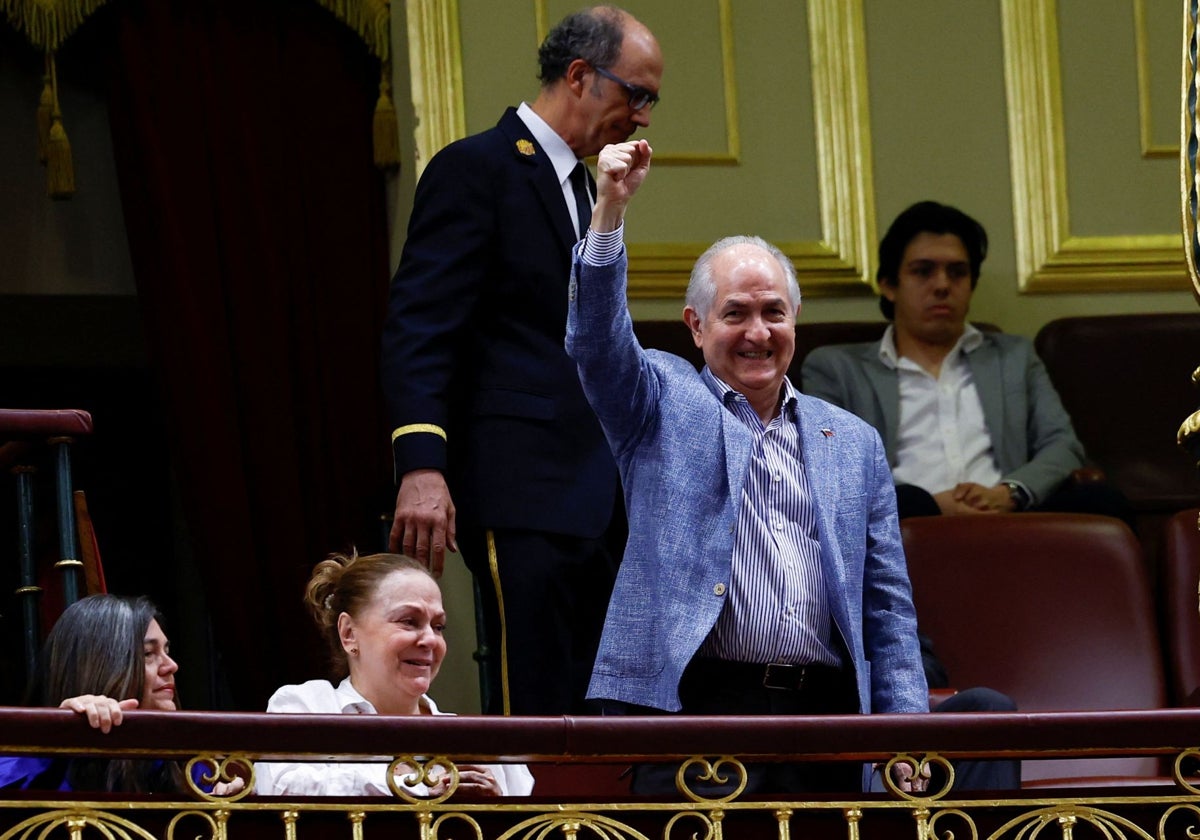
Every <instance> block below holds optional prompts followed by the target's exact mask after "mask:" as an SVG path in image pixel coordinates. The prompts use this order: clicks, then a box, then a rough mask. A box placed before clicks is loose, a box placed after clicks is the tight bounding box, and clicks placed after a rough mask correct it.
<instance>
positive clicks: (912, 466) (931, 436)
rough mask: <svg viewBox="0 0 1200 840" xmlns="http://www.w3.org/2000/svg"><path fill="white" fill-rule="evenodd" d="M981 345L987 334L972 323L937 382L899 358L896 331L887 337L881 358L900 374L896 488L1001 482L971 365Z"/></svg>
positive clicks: (934, 488) (945, 487) (932, 490)
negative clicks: (976, 350) (969, 357)
mask: <svg viewBox="0 0 1200 840" xmlns="http://www.w3.org/2000/svg"><path fill="white" fill-rule="evenodd" d="M982 342H983V334H982V333H981V332H979V330H977V329H975V327H973V326H971V325H970V324H967V325H966V329H965V330H964V331H963V334H962V335H961V336H960V337H959V339H958V342H957V343H956V344H955V345H954V348H953V349H952V350H951V351H950V353H949V354H948V355H947V356H946V358H945V360H944V361H943V362H942V369H941V371H940V374H939V375H938V376H937V377H936V378H935V377H934V376H933V375H932V374H931V373H929V371H927V370H925V369H924V368H923V367H921V366H920V365H918V364H917V363H916V362H914V361H912V360H911V359H908V358H905V357H901V356H898V355H897V353H896V339H895V332H894V328H893V327H891V326H889V327H888V328H887V331H886V332H885V333H884V335H883V341H882V342H881V343H880V346H879V359H880V361H881V362H883V364H884V365H886V366H887V367H889V368H892V369H893V370H895V371H896V374H897V381H898V383H899V386H900V428H899V434H898V435H897V438H896V466H895V468H894V469H893V470H892V475H893V477H894V478H895V480H896V483H897V484H914V485H916V486H917V487H921V488H923V489H925V490H927V491H929V492H930V493H935V494H936V493H941V492H942V491H944V490H950V489H952V488H953V487H954V486H955V485H957V484H960V483H962V482H966V481H969V482H974V483H976V484H982V485H983V486H984V487H994V486H995V485H996V484H998V483H999V481H1000V469H999V468H998V467H997V466H996V456H995V453H994V452H993V450H992V436H991V433H989V432H988V428H987V424H986V423H985V422H984V418H983V405H982V404H981V403H980V402H979V392H978V391H977V390H976V388H975V379H974V377H972V376H971V366H970V365H969V364H968V363H967V354H969V353H971V352H972V351H974V350H975V349H976V348H978V347H979V345H980V344H981V343H982Z"/></svg>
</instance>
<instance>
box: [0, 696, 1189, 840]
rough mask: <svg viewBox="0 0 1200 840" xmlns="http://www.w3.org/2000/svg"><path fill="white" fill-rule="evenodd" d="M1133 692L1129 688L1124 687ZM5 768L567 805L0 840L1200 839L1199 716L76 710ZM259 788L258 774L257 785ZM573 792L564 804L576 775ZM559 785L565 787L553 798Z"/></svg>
mask: <svg viewBox="0 0 1200 840" xmlns="http://www.w3.org/2000/svg"><path fill="white" fill-rule="evenodd" d="M1113 678H1114V679H1119V678H1120V675H1119V674H1114V675H1113ZM0 733H2V735H0V753H2V754H38V755H75V754H88V755H122V756H127V757H128V756H158V757H164V758H173V759H176V760H180V761H185V762H186V761H193V760H195V761H199V762H200V763H202V764H204V765H205V766H207V767H208V768H209V769H210V771H211V774H212V775H214V776H217V775H220V774H221V773H222V772H225V771H227V770H229V769H230V768H231V767H234V766H236V765H239V764H244V763H246V762H249V761H252V760H257V759H262V758H270V759H275V760H280V759H286V760H314V761H316V760H322V761H327V760H329V758H330V757H337V758H339V759H345V760H359V761H362V760H367V759H369V758H370V759H373V760H375V761H379V760H380V756H387V757H388V758H389V759H390V760H397V761H404V762H406V763H408V764H412V765H416V766H418V767H420V766H424V765H431V764H433V763H435V762H436V763H439V764H442V765H444V766H452V765H453V764H454V763H455V762H464V761H488V762H496V761H500V762H504V761H521V762H526V763H530V764H531V766H532V768H533V770H534V774H535V776H536V777H537V778H538V779H539V780H540V783H541V784H542V786H543V788H544V789H548V788H553V789H555V790H557V791H558V793H557V794H556V795H552V796H545V795H538V790H537V788H536V787H535V790H534V795H533V796H531V797H524V798H508V799H500V800H494V799H493V800H482V799H468V798H465V797H458V796H454V795H453V791H451V792H450V793H448V794H447V795H445V796H441V797H437V798H434V799H428V800H419V799H415V798H412V797H410V796H407V795H404V794H403V792H402V791H397V793H398V795H396V796H393V797H377V798H354V799H334V798H315V797H314V798H308V799H305V798H269V797H256V796H253V795H246V794H240V795H237V796H234V797H231V798H228V799H222V798H217V797H212V796H208V795H206V794H202V793H200V792H199V791H197V792H195V793H194V795H193V796H191V797H175V798H164V797H161V796H142V797H133V796H129V795H123V796H122V795H97V794H86V793H74V794H67V793H46V792H14V791H0V840H9V838H22V840H35V838H36V840H42V838H50V837H71V838H81V837H103V838H106V839H107V840H133V838H156V837H165V838H168V839H169V840H174V839H175V838H179V839H180V840H181V839H182V838H185V837H186V838H188V839H189V840H191V838H200V837H206V838H209V837H210V838H218V839H219V840H225V839H226V838H229V839H230V840H233V839H234V838H243V837H255V838H258V837H271V838H280V840H317V838H327V837H328V838H334V837H337V838H346V840H365V838H383V837H387V838H395V837H405V838H412V840H451V838H452V840H582V838H585V837H586V838H593V840H684V839H685V838H687V839H689V840H724V838H729V840H734V838H737V840H743V839H744V840H757V838H762V840H791V838H793V837H794V838H797V840H800V838H848V840H856V838H863V839H864V840H867V839H868V838H914V840H926V839H927V838H931V837H938V838H946V840H950V838H955V839H956V840H958V839H960V838H974V839H977V838H997V839H998V838H1013V839H1014V840H1033V838H1035V837H1040V838H1048V837H1053V838H1060V837H1061V838H1066V839H1067V840H1075V838H1085V837H1097V838H1105V840H1119V839H1120V838H1143V840H1145V839H1146V838H1156V839H1157V840H1166V838H1192V840H1194V839H1195V838H1197V837H1200V788H1198V787H1197V785H1196V781H1195V780H1194V779H1190V778H1189V777H1188V775H1187V773H1188V769H1187V768H1188V765H1189V763H1190V762H1196V761H1200V751H1198V750H1197V749H1196V748H1195V747H1196V746H1197V745H1200V710H1162V711H1145V712H1086V713H1060V714H1049V713H1042V714H1018V713H1014V714H929V715H874V716H865V717H859V716H847V717H836V718H835V717H788V718H772V717H761V718H674V717H666V718H663V717H660V718H572V717H566V718H483V717H457V718H455V717H439V718H435V719H430V718H427V717H400V718H388V717H380V716H333V717H327V716H308V715H263V714H203V713H195V712H175V713H157V714H156V713H140V714H139V713H136V712H133V713H129V714H128V715H127V718H126V721H125V723H124V724H123V725H122V726H121V727H119V728H118V729H116V730H114V731H113V732H112V733H110V734H108V735H102V734H100V733H99V732H96V731H94V730H91V729H89V728H87V726H86V724H84V723H83V722H82V721H80V720H79V719H77V718H76V717H74V716H73V715H71V714H70V713H67V712H61V711H58V710H44V709H0ZM1128 756H1154V757H1157V758H1158V759H1160V760H1161V761H1162V767H1163V776H1161V777H1158V778H1136V779H1124V780H1105V782H1104V783H1100V782H1098V781H1097V780H1096V779H1095V778H1090V777H1089V778H1084V779H1074V780H1065V781H1064V784H1065V785H1067V786H1066V787H1038V788H1032V789H1031V788H1027V789H1024V790H1020V791H993V792H988V793H981V794H951V793H950V791H948V790H946V789H943V790H931V791H928V792H927V793H925V794H922V795H911V794H903V793H900V792H898V791H895V790H892V791H890V792H884V793H878V794H847V795H845V796H841V797H836V796H835V797H828V796H824V797H812V796H805V795H804V794H801V793H795V794H789V795H786V796H784V797H782V798H781V797H773V798H769V799H763V798H761V797H752V796H746V795H739V794H738V793H734V794H731V795H729V796H724V797H720V798H705V797H704V796H702V795H699V794H697V793H695V792H692V791H687V790H684V791H682V792H681V793H679V794H678V795H675V796H672V797H667V798H653V799H652V798H645V797H635V796H630V795H614V794H612V793H611V791H608V790H606V791H605V792H603V793H600V792H599V791H598V790H596V789H593V788H592V787H591V785H590V784H589V782H588V771H587V769H586V768H588V767H610V768H611V767H612V766H613V765H620V764H623V763H631V762H634V761H647V760H653V761H673V762H679V763H681V764H682V763H689V762H690V763H699V764H701V765H702V766H708V767H710V768H711V769H713V770H714V771H715V772H718V773H721V774H727V775H728V776H729V777H730V778H732V779H734V780H735V781H736V780H737V779H739V778H740V776H741V773H742V769H743V767H744V764H745V763H746V762H749V761H778V760H797V759H804V760H812V761H834V760H843V761H844V760H852V761H862V762H884V763H886V762H889V761H894V760H896V759H898V758H903V757H908V758H911V759H912V760H915V761H926V762H930V763H934V764H941V765H943V766H945V765H946V764H947V763H948V762H951V761H954V760H957V759H962V758H988V757H992V758H995V757H1001V758H1021V759H1024V760H1027V761H1036V760H1040V759H1046V758H1063V757H1073V758H1081V757H1082V758H1087V759H1089V760H1090V759H1099V758H1103V757H1128ZM243 772H244V771H243ZM567 775H569V776H570V778H571V779H572V780H573V781H572V785H573V788H571V789H564V786H563V784H561V780H562V777H564V776H567ZM555 782H557V783H555Z"/></svg>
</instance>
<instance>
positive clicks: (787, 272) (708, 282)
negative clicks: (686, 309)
mask: <svg viewBox="0 0 1200 840" xmlns="http://www.w3.org/2000/svg"><path fill="white" fill-rule="evenodd" d="M738 245H754V246H755V247H758V248H761V249H762V250H764V251H766V252H767V253H768V254H770V255H771V256H772V257H774V258H775V262H777V263H779V266H780V267H781V268H782V269H783V275H784V277H786V278H787V287H788V300H790V301H791V303H792V309H793V310H799V308H800V284H799V283H798V282H797V281H796V267H795V266H794V265H792V261H791V260H789V259H788V258H787V255H786V254H784V253H783V251H780V250H779V249H778V248H776V247H775V246H774V245H772V244H771V243H770V242H768V241H766V240H765V239H763V238H762V237H761V236H726V237H725V238H724V239H718V240H717V241H716V242H714V243H713V244H712V245H710V246H709V247H708V250H707V251H705V252H704V253H703V254H701V255H700V259H698V260H696V264H695V265H694V266H692V276H691V279H689V280H688V287H687V297H686V298H685V303H687V305H688V306H690V307H691V308H692V309H694V310H695V311H696V313H697V314H699V316H700V318H701V319H704V318H706V317H708V312H709V310H710V309H712V307H713V303H715V302H716V299H717V281H716V278H714V277H713V268H712V264H713V260H715V259H716V258H717V257H718V256H719V255H720V254H721V253H722V252H724V251H727V250H728V249H730V248H733V247H736V246H738Z"/></svg>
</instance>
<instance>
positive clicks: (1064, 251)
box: [1000, 0, 1187, 292]
mask: <svg viewBox="0 0 1200 840" xmlns="http://www.w3.org/2000/svg"><path fill="white" fill-rule="evenodd" d="M1000 10H1001V19H1002V23H1003V28H1004V82H1005V89H1006V92H1007V96H1008V132H1009V154H1010V156H1011V162H1012V181H1013V227H1014V232H1015V234H1016V251H1017V287H1018V289H1019V291H1021V292H1064V291H1070V292H1117V291H1123V292H1146V291H1177V290H1181V289H1183V288H1184V285H1183V284H1184V283H1185V282H1186V279H1187V267H1186V265H1185V260H1184V254H1183V249H1182V248H1180V247H1179V246H1180V244H1181V243H1180V241H1179V239H1178V238H1177V237H1175V236H1173V235H1159V234H1155V235H1130V236H1088V237H1083V236H1072V235H1071V233H1070V229H1071V228H1070V214H1069V211H1068V200H1067V177H1066V153H1065V139H1064V131H1063V108H1062V73H1061V67H1060V63H1059V46H1058V4H1057V2H1056V0H1048V2H1044V3H1030V2H1028V0H1001V5H1000Z"/></svg>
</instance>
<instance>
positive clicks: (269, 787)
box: [254, 677, 533, 796]
mask: <svg viewBox="0 0 1200 840" xmlns="http://www.w3.org/2000/svg"><path fill="white" fill-rule="evenodd" d="M420 702H421V709H422V711H423V712H426V713H428V714H431V715H445V714H450V713H449V712H442V711H439V710H438V707H437V704H435V703H434V702H433V700H432V699H430V697H429V696H428V695H425V696H422V697H421V701H420ZM267 711H268V712H272V713H273V712H280V713H284V714H306V715H314V714H316V715H319V714H334V715H336V714H342V715H373V714H376V711H375V707H374V706H373V705H372V704H371V702H370V701H369V700H367V699H366V698H365V697H363V696H362V695H361V694H359V693H358V690H357V689H355V687H354V686H353V684H351V682H350V678H349V677H347V678H346V679H344V680H342V681H341V683H339V684H338V686H337V687H336V688H335V687H334V685H333V683H331V682H329V681H328V680H309V681H308V682H306V683H301V684H300V685H285V686H283V687H282V688H280V689H279V690H278V691H276V692H275V693H274V694H273V695H271V699H270V701H268V702H267ZM389 764H390V759H389V760H384V761H382V762H381V763H377V764H375V763H373V764H360V763H358V762H350V761H342V762H333V763H329V764H320V763H317V762H307V761H296V762H258V763H256V764H255V765H254V774H255V779H256V781H255V785H254V791H255V793H258V794H260V795H263V796H392V795H393V794H392V791H391V789H390V788H389V787H388V783H387V769H388V765H389ZM484 766H486V767H487V768H488V769H489V770H491V771H492V775H493V776H495V777H496V781H497V782H499V784H500V794H501V796H528V795H529V793H530V791H532V790H533V774H532V773H530V772H529V768H528V767H526V766H525V765H524V764H488V765H484ZM402 778H403V777H402V776H397V779H396V781H397V783H398V784H399V785H400V786H401V787H403V788H404V789H405V790H408V791H410V792H411V793H413V794H414V795H417V796H424V795H426V794H427V793H428V789H427V788H426V787H425V785H423V784H416V785H406V784H403V782H402V781H401V779H402Z"/></svg>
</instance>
